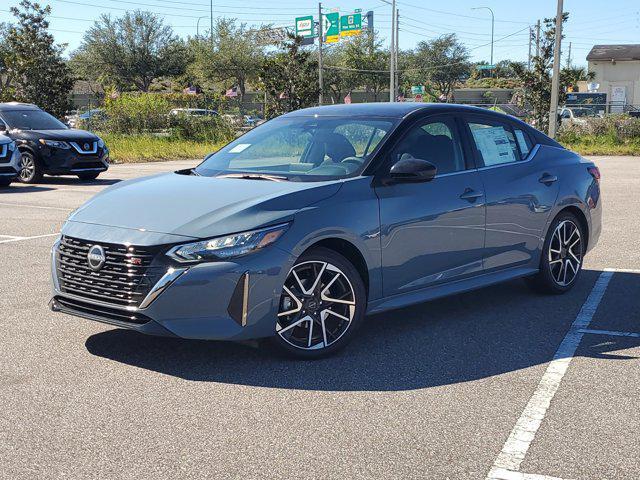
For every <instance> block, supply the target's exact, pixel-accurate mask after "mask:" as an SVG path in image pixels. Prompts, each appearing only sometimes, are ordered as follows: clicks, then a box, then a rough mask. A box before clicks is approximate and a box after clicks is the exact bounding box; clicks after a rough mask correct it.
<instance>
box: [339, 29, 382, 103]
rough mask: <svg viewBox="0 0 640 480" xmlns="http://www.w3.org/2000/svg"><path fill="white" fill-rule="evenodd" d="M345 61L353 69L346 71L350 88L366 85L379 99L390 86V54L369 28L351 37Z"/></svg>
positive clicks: (375, 99)
mask: <svg viewBox="0 0 640 480" xmlns="http://www.w3.org/2000/svg"><path fill="white" fill-rule="evenodd" d="M344 63H345V66H346V67H347V68H349V69H351V70H349V71H347V73H345V74H346V75H347V76H348V83H349V84H350V85H351V87H350V88H355V87H356V86H361V87H364V89H365V91H366V92H367V93H372V94H373V98H374V101H378V95H379V94H380V92H382V91H383V90H384V89H385V88H387V87H388V86H389V73H388V70H389V54H388V52H386V51H385V50H383V49H382V42H381V41H380V40H376V34H375V33H374V32H371V31H369V30H367V31H366V32H364V33H363V34H361V35H358V36H356V37H351V39H350V40H349V42H348V43H347V44H346V46H345V48H344Z"/></svg>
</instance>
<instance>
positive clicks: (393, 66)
mask: <svg viewBox="0 0 640 480" xmlns="http://www.w3.org/2000/svg"><path fill="white" fill-rule="evenodd" d="M395 53H396V0H392V2H391V48H390V49H389V101H390V102H395V101H396V96H395V95H394V93H395V91H396V85H395V83H396V82H395V80H396V60H395V56H396V55H395Z"/></svg>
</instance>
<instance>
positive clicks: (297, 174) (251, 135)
mask: <svg viewBox="0 0 640 480" xmlns="http://www.w3.org/2000/svg"><path fill="white" fill-rule="evenodd" d="M395 122H396V120H395V119H386V118H375V119H373V118H372V119H368V118H354V117H344V118H343V117H324V118H322V117H321V118H317V117H294V118H278V119H275V120H271V121H270V122H267V123H265V124H263V125H261V126H259V127H257V128H255V129H253V130H251V131H250V132H248V133H247V134H245V135H243V136H242V137H240V138H238V139H237V140H235V141H234V142H231V143H230V144H229V145H227V146H226V147H224V148H222V149H221V150H220V151H218V152H217V153H215V154H213V155H211V156H209V157H208V158H207V159H206V160H205V161H204V162H203V163H202V164H201V165H199V166H198V167H197V168H196V174H198V175H203V176H215V175H225V174H237V173H239V172H242V173H247V174H250V175H277V176H279V177H285V178H286V179H289V180H299V181H310V180H316V181H318V180H327V179H330V178H341V177H347V176H352V175H355V174H357V173H359V172H360V171H362V169H363V167H364V165H365V163H366V162H367V160H368V159H369V158H370V157H371V154H372V153H373V152H374V151H375V149H376V147H377V146H378V145H379V144H380V142H381V141H382V140H383V139H384V138H385V137H386V136H387V134H388V133H389V132H390V131H391V129H392V127H393V126H394V125H395Z"/></svg>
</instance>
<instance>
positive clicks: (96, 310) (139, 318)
mask: <svg viewBox="0 0 640 480" xmlns="http://www.w3.org/2000/svg"><path fill="white" fill-rule="evenodd" d="M55 301H56V302H57V303H58V304H59V305H60V306H61V307H62V308H63V309H65V310H68V311H70V312H72V313H77V314H79V315H82V314H84V315H90V316H92V317H97V318H100V319H103V320H106V321H116V322H122V323H133V324H136V325H144V324H145V323H148V322H150V321H151V319H150V318H149V317H147V316H145V315H142V314H141V313H138V312H126V311H124V310H118V309H116V308H110V307H105V306H102V305H95V304H92V303H90V302H85V301H81V300H75V299H72V298H66V297H60V296H58V297H55Z"/></svg>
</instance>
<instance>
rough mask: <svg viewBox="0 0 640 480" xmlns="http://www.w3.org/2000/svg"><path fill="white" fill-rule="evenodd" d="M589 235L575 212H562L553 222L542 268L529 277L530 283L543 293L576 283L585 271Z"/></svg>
mask: <svg viewBox="0 0 640 480" xmlns="http://www.w3.org/2000/svg"><path fill="white" fill-rule="evenodd" d="M584 242H585V234H584V232H583V231H582V227H581V225H580V222H579V221H578V219H577V218H576V217H575V215H573V214H571V213H568V212H567V213H561V214H560V215H558V216H557V217H556V218H555V220H554V221H553V222H552V223H551V226H550V227H549V231H548V232H547V238H546V239H545V241H544V246H543V249H542V258H541V259H540V271H539V272H538V274H537V275H535V276H534V277H531V278H529V279H527V281H528V283H529V285H530V286H531V287H533V288H534V289H535V290H537V291H541V292H543V293H555V294H561V293H565V292H568V291H569V290H571V289H572V288H573V286H574V285H575V284H576V282H577V280H578V277H580V273H581V272H582V260H583V257H584V250H585V247H586V245H585V243H584Z"/></svg>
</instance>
